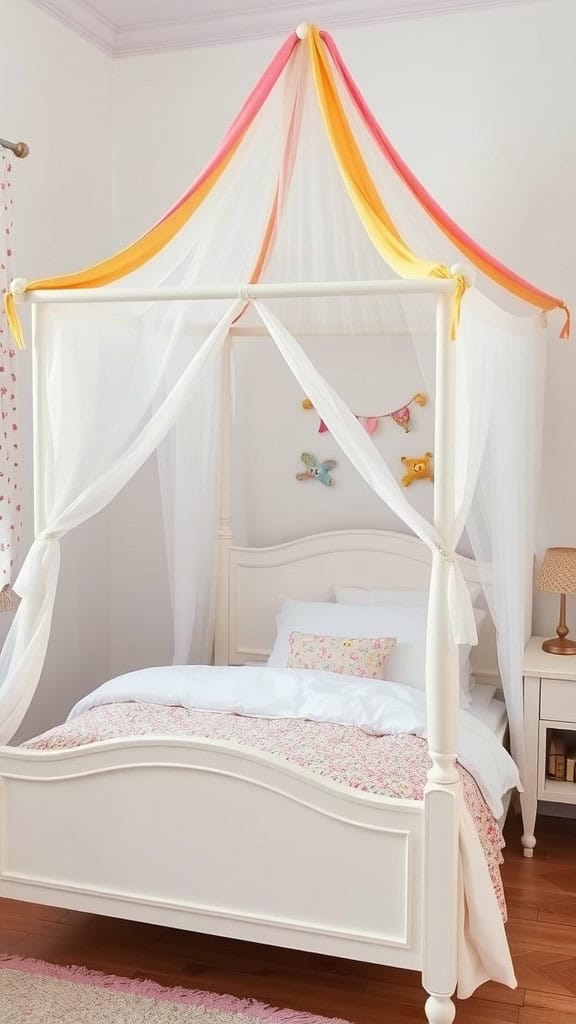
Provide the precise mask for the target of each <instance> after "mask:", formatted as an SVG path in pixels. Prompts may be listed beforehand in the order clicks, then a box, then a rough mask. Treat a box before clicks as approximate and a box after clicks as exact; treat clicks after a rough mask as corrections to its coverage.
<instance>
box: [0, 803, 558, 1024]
mask: <svg viewBox="0 0 576 1024" xmlns="http://www.w3.org/2000/svg"><path fill="white" fill-rule="evenodd" d="M507 839H508V849H507V851H506V863H505V866H504V869H503V877H504V886H505V889H506V895H507V900H508V911H509V924H508V935H509V939H510V943H511V947H512V953H513V956H514V962H515V966H516V974H517V978H518V984H519V988H518V989H516V990H515V991H511V990H509V989H505V988H502V987H501V986H499V985H494V984H489V985H485V986H484V987H483V988H482V989H481V990H480V991H479V993H478V995H477V996H475V997H474V998H473V999H470V1000H467V1001H465V1002H461V1003H458V1014H457V1021H458V1022H462V1024H464V1022H466V1024H481V1022H482V1024H485V1022H487V1021H490V1022H491V1024H508V1022H517V1024H576V830H575V828H574V823H572V822H570V823H568V822H563V821H562V820H561V819H542V820H541V822H540V823H539V828H538V847H537V851H536V856H535V858H534V860H533V861H528V860H525V859H524V858H523V857H522V855H521V852H520V844H519V837H518V828H517V825H516V823H513V824H512V826H511V828H510V830H509V833H508V836H507ZM0 951H2V952H8V953H12V954H17V955H20V956H26V957H38V958H41V959H44V960H48V961H50V962H51V963H57V964H72V963H73V964H81V965H83V966H86V967H89V968H91V969H93V970H100V971H105V972H106V973H108V974H119V975H123V976H125V977H146V978H152V979H155V980H156V981H158V982H160V983H161V984H165V985H184V986H186V987H188V988H200V989H208V990H211V991H214V992H226V993H229V994H233V995H238V996H253V997H255V998H257V999H261V1000H263V1001H264V1002H267V1003H271V1004H272V1005H275V1006H281V1007H291V1008H294V1009H297V1010H307V1011H309V1012H312V1013H318V1014H325V1015H326V1016H332V1017H333V1016H339V1017H344V1018H345V1019H347V1020H349V1021H353V1022H356V1024H382V1022H384V1021H387V1022H390V1024H393V1022H394V1024H396V1022H402V1021H420V1022H422V1021H423V1020H424V1014H423V1009H422V1008H423V1002H424V995H423V992H422V990H421V987H420V977H419V975H417V974H412V973H408V972H406V971H397V970H392V969H389V968H381V967H374V966H369V965H366V964H356V963H353V962H350V961H343V960H333V959H329V958H327V957H321V956H315V955H312V954H306V953H294V952H290V951H286V950H279V949H273V948H270V947H267V946H256V945H252V944H249V943H242V942H234V941H232V940H227V939H215V938H209V937H205V936H201V935H191V934H189V933H186V932H179V931H175V930H172V929H165V928H156V927H154V926H152V925H142V924H133V923H130V922H126V921H116V920H112V919H109V918H103V917H94V916H90V915H85V914H76V913H72V912H69V911H63V910H52V909H49V908H45V907H34V906H31V905H27V904H24V903H15V902H11V901H0Z"/></svg>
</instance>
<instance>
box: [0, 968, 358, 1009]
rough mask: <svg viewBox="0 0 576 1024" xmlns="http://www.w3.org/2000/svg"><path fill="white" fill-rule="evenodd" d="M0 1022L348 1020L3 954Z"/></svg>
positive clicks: (0, 977) (0, 976)
mask: <svg viewBox="0 0 576 1024" xmlns="http://www.w3.org/2000/svg"><path fill="white" fill-rule="evenodd" d="M0 1008H1V1009H0V1019H1V1021H2V1024H23V1022H24V1021H26V1024H57V1022H61V1021H66V1022H70V1024H72V1022H73V1024H120V1022H122V1024H251V1022H252V1021H254V1022H256V1024H261V1022H262V1021H265V1020H267V1021H269V1022H270V1024H346V1022H345V1021H339V1020H336V1019H332V1020H331V1021H328V1020H327V1018H326V1017H317V1016H315V1015H314V1014H310V1013H298V1012H297V1011H295V1010H277V1009H274V1008H273V1007H271V1006H265V1005H264V1003H259V1002H257V1001H256V1000H254V999H236V998H235V996H221V995H216V994H215V993H214V992H194V991H191V990H189V989H185V988H163V987H162V986H161V985H157V984H156V983H155V982H153V981H133V980H132V979H128V978H115V977H113V976H112V975H109V974H100V973H98V972H96V971H88V970H86V969H85V968H83V967H57V966H53V965H52V964H47V963H44V962H43V961H41V960H21V959H20V958H19V957H16V956H8V955H6V954H0Z"/></svg>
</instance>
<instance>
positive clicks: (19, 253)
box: [0, 0, 112, 733]
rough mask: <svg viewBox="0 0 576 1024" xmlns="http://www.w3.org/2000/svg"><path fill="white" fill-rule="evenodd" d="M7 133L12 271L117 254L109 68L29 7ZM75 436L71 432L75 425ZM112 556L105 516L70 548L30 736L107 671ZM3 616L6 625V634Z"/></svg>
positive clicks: (7, 47)
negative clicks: (14, 145) (99, 554)
mask: <svg viewBox="0 0 576 1024" xmlns="http://www.w3.org/2000/svg"><path fill="white" fill-rule="evenodd" d="M1 7H2V29H1V32H0V98H1V101H0V111H1V128H0V134H1V135H2V136H3V137H4V138H9V139H13V140H18V139H25V141H26V142H28V144H29V146H30V155H29V157H28V158H27V159H26V160H22V161H15V167H14V184H15V195H16V217H15V221H16V245H15V253H16V273H17V274H18V275H22V276H26V277H28V278H33V277H38V276H50V275H52V274H56V273H63V272H66V271H70V270H76V269H77V268H78V267H79V266H82V265H85V264H89V263H92V262H94V261H95V260H96V259H99V258H100V257H102V256H104V255H107V254H108V252H109V249H110V230H109V229H110V222H111V206H110V200H111V185H112V164H111V149H110V109H111V61H109V60H108V59H107V58H106V57H105V56H104V55H103V54H102V53H100V52H99V51H98V50H97V49H95V48H94V47H93V46H91V45H90V44H88V43H86V42H84V41H83V40H81V39H79V38H78V37H77V36H76V35H74V34H73V33H72V32H70V31H69V30H68V29H66V28H64V27H63V26H62V25H60V24H59V23H58V22H56V21H55V20H54V19H53V18H51V17H49V16H48V15H47V14H45V13H44V12H43V11H41V10H39V9H38V8H37V7H36V6H34V5H33V4H31V3H29V2H28V0H2V4H1ZM20 365H21V380H20V384H21V410H22V419H23V424H22V427H23V437H24V441H25V444H26V447H27V449H28V452H29V455H28V458H27V459H26V461H25V464H24V472H25V480H24V491H25V493H24V505H25V512H26V524H25V535H24V537H23V546H22V547H23V551H25V550H26V548H27V546H28V544H29V543H30V540H31V536H32V482H31V478H32V466H31V454H30V420H31V401H30V386H31V384H30V349H28V350H27V351H26V352H25V353H24V354H23V356H22V358H21V361H20ZM72 429H73V428H72ZM106 547H107V523H106V520H105V519H101V520H100V521H99V522H94V523H92V524H90V525H89V526H87V527H86V528H85V530H84V531H82V534H81V533H80V532H79V533H78V535H77V536H74V537H70V538H68V539H67V540H66V542H65V543H64V545H63V571H62V582H61V586H60V589H59V594H58V599H57V607H56V615H55V628H54V632H53V636H52V641H51V644H50V650H49V655H48V659H47V663H46V668H45V672H44V675H43V679H42V682H41V685H40V688H39V692H38V695H37V697H36V700H35V702H34V704H33V707H32V709H31V711H30V714H29V718H28V721H27V722H26V723H25V727H24V732H26V733H30V732H32V731H37V730H38V729H40V728H43V727H45V726H46V725H47V724H49V723H51V722H56V721H58V720H61V719H62V717H63V715H65V714H66V711H67V709H68V708H69V706H70V700H71V698H73V697H74V696H75V694H76V691H77V688H78V680H79V679H82V683H83V685H86V686H89V685H90V683H91V682H92V681H94V682H96V681H97V680H98V679H99V678H101V677H102V676H105V675H106V673H107V671H108V640H107V636H108V624H107V619H108V602H107V599H106V596H107V595H106V589H107V574H106V573H103V574H101V573H100V572H99V571H98V568H97V567H98V566H99V564H100V563H99V561H98V559H95V558H93V553H94V552H95V551H102V550H105V549H106ZM7 625H8V616H4V617H2V618H1V619H0V630H2V631H5V630H6V628H7Z"/></svg>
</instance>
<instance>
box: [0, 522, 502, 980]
mask: <svg viewBox="0 0 576 1024" xmlns="http://www.w3.org/2000/svg"><path fill="white" fill-rule="evenodd" d="M222 554H223V557H224V558H225V562H224V567H223V568H222V572H221V583H224V589H223V590H221V592H220V597H219V602H218V618H217V630H216V635H217V661H218V662H219V663H220V664H221V665H227V666H228V665H231V666H241V665H245V664H246V663H252V664H253V663H258V662H263V661H264V660H265V659H266V657H267V655H268V653H269V651H270V649H271V647H272V642H273V639H274V629H275V615H276V611H277V606H278V595H280V594H283V595H288V596H292V597H298V598H302V599H306V600H321V599H326V598H329V597H330V596H331V595H332V593H333V587H334V584H335V582H337V583H339V584H349V585H350V586H365V587H367V588H369V587H374V586H376V585H378V584H381V583H382V581H383V580H385V581H386V584H387V586H389V587H390V588H393V589H397V590H406V589H409V588H424V587H426V586H427V585H428V581H429V574H430V561H431V559H430V554H429V551H428V549H427V548H426V547H425V545H423V544H422V543H421V542H420V541H418V540H416V539H414V538H410V537H409V536H406V535H400V534H395V533H390V532H380V531H341V532H337V533H331V534H322V535H317V536H312V537H308V538H305V539H303V540H298V541H295V542H292V543H288V544H283V545H279V546H277V547H269V548H265V549H251V548H245V547H237V546H235V545H234V544H232V543H230V541H229V539H228V540H226V542H225V543H224V544H223V547H222ZM462 568H463V572H464V576H465V578H466V580H467V582H469V583H474V582H477V580H478V573H479V569H478V567H477V565H476V563H474V562H468V561H467V560H466V559H463V560H462ZM473 670H474V674H475V677H476V679H477V688H476V690H475V691H473V695H474V696H473V705H474V706H473V711H474V713H475V714H476V716H478V717H480V718H483V719H484V720H485V721H491V725H490V728H491V730H492V732H493V733H494V734H495V735H497V736H498V741H499V742H500V743H501V742H502V741H503V740H504V737H505V731H506V719H505V713H503V708H502V704H501V702H499V701H497V700H496V701H495V700H494V697H493V694H494V688H495V687H496V686H497V685H498V677H497V668H496V654H495V643H494V631H493V627H492V626H491V624H490V622H489V621H488V619H486V620H485V622H484V623H483V628H482V630H481V633H480V642H479V644H478V647H477V648H476V649H475V650H474V654H473ZM214 671H215V672H217V671H218V669H217V668H215V669H214ZM253 671H256V672H257V671H258V669H257V668H256V669H253ZM97 710H99V711H102V710H103V709H102V708H100V709H97ZM156 710H164V711H166V710H167V709H165V708H164V709H156ZM170 710H172V711H174V710H175V709H173V708H172V709H170ZM178 710H180V709H178ZM95 713H96V712H95V711H93V712H89V713H88V714H84V716H80V717H79V718H77V719H76V720H75V721H76V722H77V723H78V722H81V721H82V719H84V720H86V718H87V717H88V716H89V714H95ZM215 717H217V716H215ZM225 717H226V718H228V717H231V716H225ZM292 724H295V725H297V726H299V727H300V726H302V725H303V724H306V723H302V722H297V723H292ZM308 724H310V723H308ZM312 724H315V723H312ZM71 725H74V721H72V722H71V723H69V726H68V728H69V727H70V726H71ZM65 728H66V727H65ZM137 733H138V729H136V734H134V731H133V734H132V735H130V734H125V735H114V734H112V735H114V738H106V739H103V740H99V741H98V742H95V743H92V742H91V743H86V742H84V744H83V745H80V746H77V745H75V744H76V743H77V742H80V743H82V739H81V738H80V740H78V736H76V739H75V740H74V739H72V740H71V741H70V742H69V743H68V745H67V743H66V741H65V740H64V741H62V735H63V733H62V730H60V731H59V730H58V729H56V730H54V734H53V740H54V742H53V743H52V749H50V746H51V744H50V742H49V741H48V740H47V739H46V737H43V738H40V739H39V740H35V741H33V742H32V744H31V745H29V746H28V747H27V748H3V749H2V751H1V752H0V779H1V784H2V789H1V792H2V798H1V801H0V814H1V821H0V827H1V830H2V835H3V849H2V860H1V869H0V895H2V896H8V897H13V898H15V899H24V900H31V901H34V902H40V903H48V904H53V905H57V906H63V907H67V908H72V909H77V910H84V911H88V912H93V913H100V914H108V915H112V916H118V917H124V918H131V919H135V920H140V921H148V922H152V923H156V924H162V925H170V926H174V927H179V928H186V929H190V930H195V931H202V932H207V933H210V934H216V935H226V936H231V937H236V938H242V939H250V940H253V941H258V942H265V943H272V944H276V945H280V946H286V947H291V948H296V949H306V950H311V951H315V952H319V953H326V954H331V955H335V956H342V957H350V958H354V959H361V960H366V961H370V962H373V963H380V964H388V965H392V966H398V967H404V968H411V969H421V968H422V966H423V963H425V960H426V957H428V958H431V957H433V956H434V949H435V942H434V940H433V937H432V934H431V930H430V927H429V925H428V924H427V921H430V920H433V921H434V922H435V923H434V934H435V936H436V937H437V934H438V928H439V927H441V924H439V922H442V921H443V920H446V919H447V915H448V911H449V910H450V909H451V908H450V907H449V906H447V904H446V893H447V892H449V891H450V887H449V886H445V887H444V888H443V887H442V885H441V884H439V876H440V875H441V874H442V872H445V871H449V870H452V866H451V865H447V864H446V862H445V859H444V860H443V859H441V857H440V852H439V851H440V850H441V849H442V848H444V852H443V854H442V856H443V857H445V845H444V836H443V835H442V834H438V833H437V832H436V831H435V830H431V829H427V828H426V816H425V802H424V799H423V792H422V791H421V792H420V794H419V798H418V799H413V798H412V795H413V792H411V794H410V795H409V796H408V795H407V796H405V797H401V798H398V796H397V795H396V796H395V797H394V796H388V795H385V793H383V792H382V790H380V791H374V790H373V791H370V790H369V788H366V789H361V788H358V787H354V785H350V779H344V780H343V779H342V778H335V777H334V775H333V774H332V776H331V775H330V773H329V772H324V773H321V772H319V771H318V770H313V769H311V768H310V767H309V766H307V765H306V764H304V763H297V761H296V760H295V759H294V758H292V759H291V758H290V757H282V756H279V753H278V750H276V751H275V752H272V750H271V749H269V750H268V751H266V750H265V749H262V744H261V745H260V749H258V748H257V746H256V744H254V745H252V744H251V743H250V742H247V743H246V742H245V743H244V744H243V743H242V742H237V741H236V742H234V741H232V742H230V737H228V738H226V739H222V738H221V737H220V738H217V737H216V738H215V737H214V735H210V734H209V733H207V732H206V730H205V735H204V736H203V735H201V730H198V734H197V735H183V730H182V729H181V728H180V727H179V728H177V729H176V733H175V734H173V735H170V734H169V730H168V728H167V727H162V728H160V730H159V731H158V729H157V730H156V732H154V730H153V729H150V728H149V729H148V732H147V735H138V734H137ZM58 737H60V739H58ZM94 738H96V737H95V736H94V735H93V736H91V737H90V739H94ZM406 739H409V740H411V741H414V742H415V743H416V744H420V745H421V748H422V749H421V757H422V758H423V757H426V756H427V755H426V749H425V743H424V741H423V740H421V739H416V738H415V737H406ZM38 748H43V749H38ZM422 764H424V761H422ZM461 771H462V769H461ZM422 778H423V780H424V779H425V771H424V772H423V776H422ZM367 785H369V780H368V783H367ZM471 785H472V787H473V786H474V784H473V783H472V784H471ZM465 788H466V787H465ZM426 800H427V801H428V802H429V801H430V794H428V796H427V797H426ZM437 810H440V812H442V811H443V810H444V809H443V808H442V807H440V808H438V809H437ZM492 827H493V829H494V832H493V836H492V840H493V843H494V837H496V839H498V837H499V836H500V832H499V830H498V829H497V826H496V824H495V822H494V821H492ZM493 849H494V846H493ZM167 851H169V858H167ZM497 853H499V849H498V850H497ZM426 863H428V865H429V866H428V868H427V869H426V867H425V865H426ZM351 864H358V865H360V864H361V865H362V870H361V871H352V872H351V871H350V865H351ZM383 865H386V870H385V871H383V870H382V866H383ZM492 867H494V864H492ZM427 871H431V872H432V876H433V877H434V879H435V884H434V885H429V884H428V885H427V880H426V873H427ZM344 883H345V884H344ZM336 890H337V891H338V899H337V900H335V899H334V893H335V891H336ZM375 894H377V897H376V898H375ZM452 909H453V911H454V912H456V908H452Z"/></svg>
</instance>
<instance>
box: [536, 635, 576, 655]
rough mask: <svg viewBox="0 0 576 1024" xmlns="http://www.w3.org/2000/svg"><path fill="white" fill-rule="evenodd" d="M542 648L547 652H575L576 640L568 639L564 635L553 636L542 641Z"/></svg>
mask: <svg viewBox="0 0 576 1024" xmlns="http://www.w3.org/2000/svg"><path fill="white" fill-rule="evenodd" d="M542 650H543V651H547V652H548V654H576V641H574V640H568V639H567V637H565V636H554V637H551V638H550V640H545V641H544V643H543V644H542Z"/></svg>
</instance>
